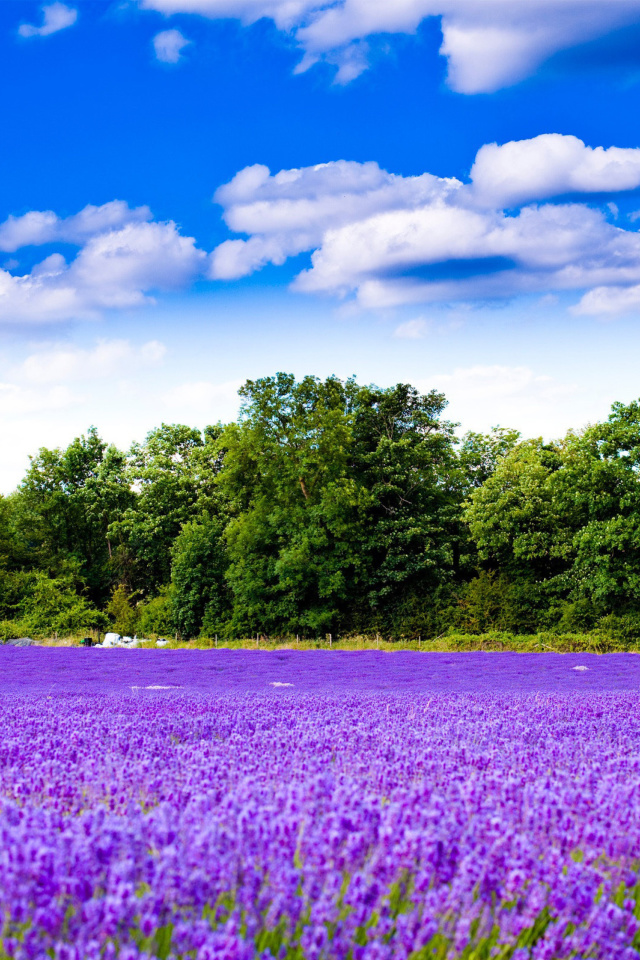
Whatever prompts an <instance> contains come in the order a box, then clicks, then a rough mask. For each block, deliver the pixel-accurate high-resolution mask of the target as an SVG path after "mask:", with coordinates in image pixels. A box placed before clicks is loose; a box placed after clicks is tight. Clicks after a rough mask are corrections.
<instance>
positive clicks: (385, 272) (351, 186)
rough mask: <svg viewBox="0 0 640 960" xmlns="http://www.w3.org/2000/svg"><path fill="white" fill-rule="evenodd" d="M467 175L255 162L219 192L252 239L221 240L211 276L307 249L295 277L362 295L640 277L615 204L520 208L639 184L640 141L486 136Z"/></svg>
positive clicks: (397, 299)
mask: <svg viewBox="0 0 640 960" xmlns="http://www.w3.org/2000/svg"><path fill="white" fill-rule="evenodd" d="M471 176H472V182H471V183H469V184H463V183H461V182H460V181H459V180H456V179H453V178H451V179H446V178H439V177H434V176H432V175H430V174H427V173H425V174H422V175H421V176H416V177H402V176H397V175H394V174H390V173H387V172H386V171H385V170H381V169H380V167H379V166H378V165H377V164H375V163H365V164H361V163H355V162H346V161H337V162H332V163H325V164H321V165H318V166H314V167H306V168H301V169H293V170H281V171H280V172H279V173H276V174H271V173H270V171H269V170H268V168H267V167H264V166H261V165H255V166H252V167H247V168H245V169H244V170H241V171H240V172H239V173H238V174H237V175H236V176H235V177H234V178H233V180H232V181H231V182H230V183H228V184H226V185H224V186H223V187H221V188H220V189H219V190H218V191H217V192H216V194H215V200H216V201H217V202H218V203H220V204H221V205H222V206H223V208H224V219H225V221H226V223H227V224H228V226H229V227H230V229H231V230H233V231H234V232H236V233H240V234H245V236H246V239H229V240H227V241H225V242H224V243H222V244H221V245H220V246H219V247H217V248H216V249H215V250H214V251H213V253H212V254H211V257H210V267H209V271H210V276H211V277H213V278H215V279H232V278H236V277H242V276H246V275H248V274H250V273H252V272H254V271H255V270H258V269H260V268H261V267H262V266H264V265H265V264H266V263H273V264H276V265H278V264H282V263H284V261H285V260H286V259H287V258H288V257H292V256H295V255H297V254H299V253H302V252H304V251H309V252H311V266H310V268H309V269H307V270H304V271H303V272H302V273H300V274H299V275H298V277H297V278H296V280H295V281H294V288H295V289H298V290H301V291H305V292H308V293H323V294H331V295H337V296H340V297H344V296H349V295H352V294H355V295H356V297H357V299H358V300H359V301H360V303H361V304H363V305H365V306H368V307H386V306H393V305H396V304H402V303H428V302H437V301H455V300H457V301H460V300H477V299H487V298H496V297H505V296H513V295H516V294H520V293H539V294H547V293H549V292H553V291H555V292H561V291H572V290H575V291H579V292H583V291H586V290H588V289H590V288H594V287H601V286H604V287H611V286H614V287H618V286H620V287H625V288H626V287H629V286H634V285H637V284H640V235H639V234H638V233H637V232H636V231H635V230H629V229H626V230H625V229H622V228H620V227H619V226H617V225H615V224H612V223H611V222H610V216H611V210H610V208H609V206H608V205H605V207H604V208H603V209H598V208H596V207H593V206H587V205H586V204H581V203H578V202H574V203H558V202H556V203H542V204H537V205H536V204H530V205H528V206H523V207H521V208H520V209H518V208H517V204H521V203H522V202H523V201H531V200H545V199H548V198H550V197H553V196H555V195H561V194H566V193H568V192H572V193H574V194H576V193H586V194H588V193H595V192H597V193H602V192H607V191H608V192H610V193H615V192H619V191H622V190H629V189H633V188H635V187H638V186H640V150H634V149H619V148H616V147H610V148H608V149H607V150H605V149H603V148H602V147H597V148H595V149H594V148H591V147H588V146H585V144H584V143H583V142H582V141H581V140H578V139H577V138H575V137H565V136H561V135H559V134H551V135H547V136H541V137H536V138H534V139H532V140H527V141H521V142H512V143H507V144H504V145H502V146H498V145H496V144H492V145H489V146H488V147H482V148H481V149H480V150H479V151H478V154H477V157H476V162H475V164H474V166H473V169H472V171H471ZM514 205H516V209H515V210H513V212H510V213H507V212H506V211H505V207H506V208H513V207H514ZM405 335H407V334H406V333H405Z"/></svg>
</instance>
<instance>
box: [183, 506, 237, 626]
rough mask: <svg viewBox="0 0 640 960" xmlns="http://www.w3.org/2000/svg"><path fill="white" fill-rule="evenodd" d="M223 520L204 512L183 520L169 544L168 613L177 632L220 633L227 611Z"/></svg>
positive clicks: (227, 596) (228, 610)
mask: <svg viewBox="0 0 640 960" xmlns="http://www.w3.org/2000/svg"><path fill="white" fill-rule="evenodd" d="M226 568H227V555H226V543H225V540H224V522H223V520H222V519H221V518H220V517H211V516H209V515H208V514H205V515H204V516H203V518H202V519H201V520H200V521H199V522H196V521H192V522H191V523H186V524H185V525H184V526H183V527H182V530H181V531H180V534H179V535H178V537H177V539H176V541H175V544H174V547H173V562H172V565H171V582H172V593H171V616H172V622H173V623H174V624H175V626H176V629H177V631H178V633H180V634H181V635H182V636H184V637H195V636H197V635H198V634H199V633H201V632H202V633H204V634H205V635H206V636H214V635H215V634H217V633H223V632H224V629H225V624H226V621H227V620H228V618H229V614H230V603H229V590H228V587H227V582H226V579H225V572H226Z"/></svg>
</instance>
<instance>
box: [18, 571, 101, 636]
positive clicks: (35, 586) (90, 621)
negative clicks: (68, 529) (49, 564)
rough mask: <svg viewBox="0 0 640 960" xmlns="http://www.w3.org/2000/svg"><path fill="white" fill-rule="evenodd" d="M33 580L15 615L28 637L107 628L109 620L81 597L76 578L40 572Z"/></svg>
mask: <svg viewBox="0 0 640 960" xmlns="http://www.w3.org/2000/svg"><path fill="white" fill-rule="evenodd" d="M30 577H31V579H30V582H29V583H28V589H25V592H24V595H23V598H22V600H21V601H20V603H19V604H18V606H17V611H16V612H17V614H18V616H17V619H18V620H19V621H20V622H21V624H22V626H23V629H24V632H25V633H26V634H29V635H35V636H51V635H52V634H53V633H54V632H55V633H59V634H72V633H78V632H81V631H86V630H90V629H95V628H98V629H103V628H104V627H105V626H106V624H107V622H108V620H107V617H106V616H105V615H104V613H102V612H101V611H100V610H97V609H96V608H95V607H94V606H93V605H92V604H91V603H90V602H89V601H88V600H87V599H86V598H85V597H84V596H83V595H82V594H80V593H78V588H77V584H76V582H75V581H74V578H73V577H71V576H69V575H66V576H62V577H57V578H53V577H48V576H46V575H45V574H43V573H41V572H39V571H38V572H34V573H33V574H31V575H30ZM25 586H26V584H25Z"/></svg>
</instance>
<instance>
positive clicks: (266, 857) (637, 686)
mask: <svg viewBox="0 0 640 960" xmlns="http://www.w3.org/2000/svg"><path fill="white" fill-rule="evenodd" d="M578 667H579V668H583V669H576V668H578ZM585 667H586V669H584V668H585ZM0 676H1V678H2V679H1V680H0V709H1V710H2V714H3V716H2V734H1V737H0V912H1V914H2V918H3V920H2V923H3V927H2V942H1V944H0V957H2V958H7V957H11V958H27V957H29V958H44V957H48V956H50V957H53V958H60V960H85V958H87V960H89V958H99V957H104V958H116V957H119V958H121V960H133V958H138V957H140V958H142V957H145V958H146V957H157V958H186V957H193V958H196V960H214V958H216V960H223V958H225V960H236V958H238V960H245V958H246V960H253V958H290V960H320V958H353V960H391V958H393V960H400V958H402V960H405V958H414V960H418V958H421V960H422V958H425V960H426V958H467V960H472V958H478V960H479V958H489V957H500V958H513V960H524V958H529V957H531V958H538V960H554V958H565V957H566V958H569V957H577V958H587V957H589V958H621V960H626V958H635V957H638V956H640V920H639V919H638V918H639V917H640V855H639V854H640V717H639V716H638V704H639V697H638V693H639V691H640V658H639V657H636V656H633V655H610V656H607V657H595V656H588V655H584V654H583V655H580V656H577V655H576V656H569V655H567V656H556V655H549V656H545V655H542V654H533V655H518V654H457V655H450V654H449V655H447V654H411V653H406V654H402V653H399V654H391V655H387V654H376V653H374V652H369V653H329V652H324V651H322V652H315V653H311V652H305V653H296V652H293V651H292V652H279V653H266V652H255V653H253V652H228V651H186V652H169V651H144V650H140V651H121V650H113V651H98V650H77V649H75V650H73V649H34V648H31V649H15V648H10V649H9V648H6V647H5V648H0Z"/></svg>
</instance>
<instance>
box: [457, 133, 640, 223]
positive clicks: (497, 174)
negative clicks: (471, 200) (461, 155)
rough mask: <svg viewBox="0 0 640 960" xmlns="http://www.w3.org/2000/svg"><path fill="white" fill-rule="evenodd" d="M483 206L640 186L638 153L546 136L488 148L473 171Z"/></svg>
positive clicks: (478, 155) (515, 204)
mask: <svg viewBox="0 0 640 960" xmlns="http://www.w3.org/2000/svg"><path fill="white" fill-rule="evenodd" d="M470 176H471V180H472V181H473V186H474V190H475V192H476V194H477V196H478V197H479V199H481V200H482V202H485V203H488V204H490V205H494V206H496V205H498V206H506V207H512V206H517V205H520V204H522V203H525V202H527V201H529V200H544V199H546V198H547V197H553V196H559V195H560V194H563V193H601V192H614V191H621V190H633V189H635V188H636V187H638V186H640V149H637V148H627V149H623V148H620V147H609V148H608V149H606V150H605V149H604V147H595V148H593V147H587V146H585V144H584V143H583V142H582V140H579V139H578V138H577V137H571V136H564V135H562V134H559V133H547V134H543V135H541V136H539V137H534V138H533V139H531V140H515V141H511V142H510V143H504V144H502V145H498V144H497V143H488V144H486V145H485V146H484V147H481V148H480V150H478V153H477V154H476V159H475V161H474V164H473V167H472V168H471V174H470Z"/></svg>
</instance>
